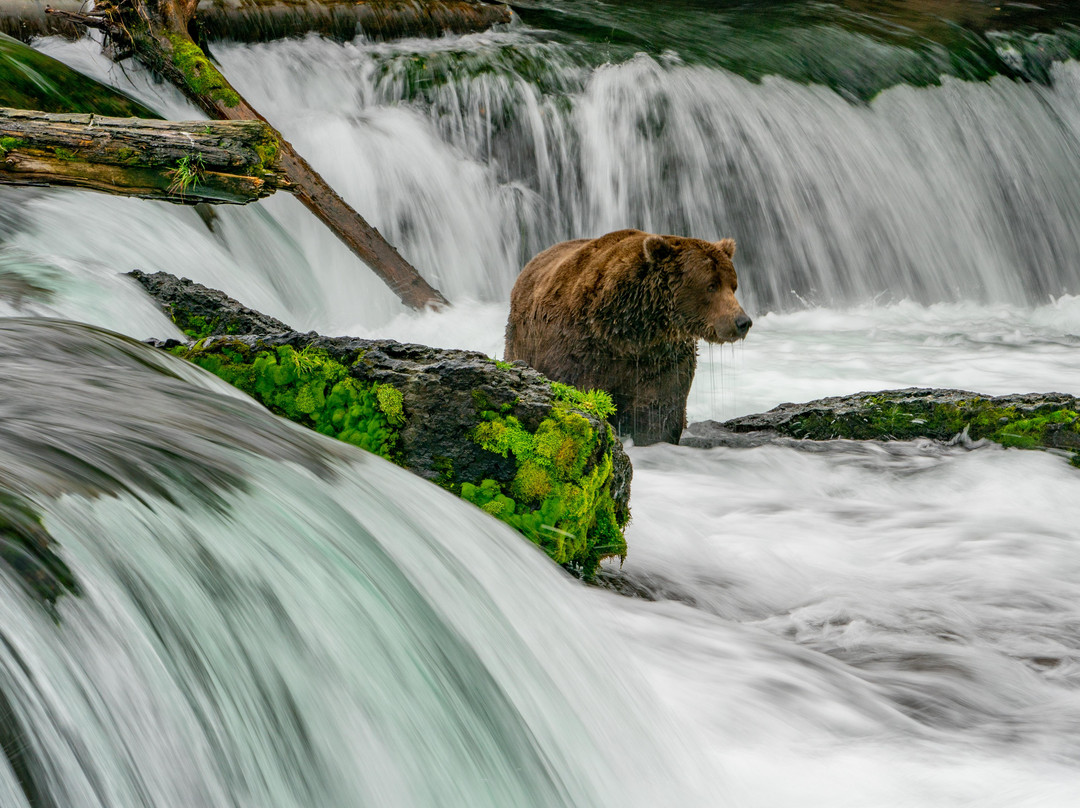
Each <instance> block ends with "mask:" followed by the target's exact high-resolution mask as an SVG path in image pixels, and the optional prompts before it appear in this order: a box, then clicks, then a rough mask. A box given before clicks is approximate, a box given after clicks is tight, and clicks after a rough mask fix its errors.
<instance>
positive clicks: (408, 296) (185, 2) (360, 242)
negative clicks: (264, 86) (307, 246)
mask: <svg viewBox="0 0 1080 808" xmlns="http://www.w3.org/2000/svg"><path fill="white" fill-rule="evenodd" d="M197 4H198V0H121V2H120V3H119V4H118V5H116V6H112V5H107V4H104V3H99V4H98V5H97V6H96V7H95V10H94V11H93V12H90V13H88V14H71V13H68V12H59V11H54V12H53V13H56V14H57V15H58V16H62V17H65V18H67V19H73V20H77V21H79V22H81V23H83V24H84V25H88V26H91V27H95V28H100V29H102V30H104V31H105V32H106V34H107V35H108V37H109V38H110V39H111V40H112V41H113V44H114V45H117V46H119V48H118V49H119V50H120V51H130V52H132V53H134V54H135V56H136V57H137V58H138V59H139V60H140V61H142V62H143V63H144V64H146V65H147V66H148V67H150V69H152V70H154V71H155V72H156V73H158V74H159V75H160V76H162V77H163V78H164V79H166V80H167V81H169V82H171V83H172V84H174V85H176V86H177V87H178V88H179V89H180V91H181V92H183V93H184V95H186V96H187V97H188V98H189V99H190V100H191V101H192V102H194V103H195V104H196V105H198V107H199V108H200V109H202V110H203V111H204V112H205V113H206V114H207V115H209V116H210V117H212V118H218V119H225V120H234V121H238V120H261V121H264V122H265V121H266V119H265V118H263V116H262V115H260V114H259V113H258V112H257V111H256V110H255V108H254V107H252V106H251V105H250V104H249V103H248V102H247V101H246V100H244V98H243V97H242V96H241V95H240V94H239V93H238V92H237V91H236V89H235V88H234V87H233V86H232V85H231V84H229V82H228V80H227V79H226V78H225V77H224V76H223V75H222V74H221V73H220V71H218V69H217V68H216V67H214V65H213V64H212V63H211V62H210V60H209V59H208V58H207V57H206V54H205V53H203V51H202V49H201V48H200V47H199V46H198V45H196V44H195V41H194V40H193V39H192V38H191V35H190V34H189V32H188V26H189V25H190V24H191V21H192V17H193V15H194V13H195V7H196V5H197ZM267 125H269V124H267ZM274 134H275V135H276V136H277V138H278V147H279V155H278V159H279V160H280V164H281V167H282V169H283V171H284V172H285V176H286V178H287V179H288V181H289V182H290V184H291V186H292V191H293V193H294V194H295V195H296V196H297V198H298V199H299V200H300V201H301V202H302V203H303V204H304V206H305V207H307V208H308V210H310V211H311V212H312V213H314V214H315V215H316V216H317V217H318V218H319V219H320V220H321V221H322V222H323V223H324V224H325V225H326V226H327V227H329V228H330V230H331V231H332V232H333V233H334V234H335V235H336V236H337V237H338V238H340V239H341V240H342V241H343V242H345V244H346V245H347V246H348V247H349V249H351V250H352V251H353V252H354V253H355V254H356V255H357V256H358V257H359V258H360V260H362V261H363V262H364V263H365V264H367V265H368V266H369V267H371V269H372V270H373V271H374V272H375V274H377V275H378V276H379V277H380V278H381V279H382V280H383V281H384V282H385V283H386V284H387V286H389V287H390V289H391V290H392V291H393V292H394V293H395V294H396V295H397V296H398V297H399V298H400V299H401V301H402V302H403V303H405V304H406V305H407V306H410V307H412V308H414V309H422V308H425V307H428V306H442V305H445V304H446V303H447V300H446V298H445V297H443V296H442V294H441V293H440V292H439V291H438V290H436V289H434V288H433V287H432V286H430V285H429V284H428V282H427V281H425V280H424V279H423V277H421V276H420V273H419V272H417V271H416V269H415V268H413V267H412V266H411V265H410V264H409V263H408V262H407V261H406V260H405V259H404V258H402V257H401V255H400V254H399V253H398V252H397V250H395V249H394V248H393V246H391V245H390V243H389V242H387V241H386V239H384V238H383V237H382V235H381V234H380V233H379V231H378V230H376V229H375V228H374V227H372V226H371V225H370V224H368V223H367V222H366V221H364V219H363V217H361V216H360V214H359V213H357V212H356V211H355V210H353V209H352V207H350V206H349V204H348V203H347V202H345V200H344V199H342V198H341V197H340V196H339V195H338V194H337V192H335V191H334V189H333V188H331V187H330V185H329V184H328V183H327V182H326V180H324V179H323V178H322V177H321V176H320V175H319V173H318V172H316V171H315V169H313V168H312V167H311V166H310V165H309V164H308V162H307V161H306V160H305V159H304V158H303V157H301V156H300V154H299V153H298V152H297V151H296V149H294V148H293V146H292V144H290V143H289V142H288V141H287V140H285V138H283V137H281V134H280V133H279V132H277V131H276V130H274Z"/></svg>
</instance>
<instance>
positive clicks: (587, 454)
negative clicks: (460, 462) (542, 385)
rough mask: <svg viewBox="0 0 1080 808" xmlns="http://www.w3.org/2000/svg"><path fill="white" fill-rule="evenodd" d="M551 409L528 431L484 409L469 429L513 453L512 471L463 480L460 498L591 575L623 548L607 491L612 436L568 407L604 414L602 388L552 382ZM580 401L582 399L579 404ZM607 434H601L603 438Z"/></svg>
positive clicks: (619, 518) (620, 522) (607, 401)
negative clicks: (502, 476) (505, 478)
mask: <svg viewBox="0 0 1080 808" xmlns="http://www.w3.org/2000/svg"><path fill="white" fill-rule="evenodd" d="M552 387H553V388H555V390H554V392H555V395H556V400H555V403H554V406H553V407H552V408H551V413H550V415H549V416H548V417H547V418H545V419H544V420H543V421H542V422H541V423H540V425H539V426H538V427H537V428H536V430H535V431H534V432H529V431H528V430H526V429H525V428H524V427H523V426H522V425H521V422H520V421H518V419H517V418H515V417H514V416H512V415H504V414H500V413H496V412H494V411H492V410H486V411H483V412H481V413H480V417H481V418H482V421H481V423H480V424H478V425H477V427H476V428H475V429H474V430H473V431H472V433H471V437H472V439H473V440H474V441H475V442H476V443H478V444H479V445H480V446H481V447H483V448H484V449H486V450H488V451H490V452H495V453H496V454H500V455H502V456H503V457H512V458H513V459H514V461H515V464H516V467H517V472H516V474H515V475H514V478H513V480H512V481H510V482H509V484H502V483H500V482H499V481H497V480H493V479H485V480H482V481H481V482H480V484H479V485H476V484H473V483H464V484H463V485H462V486H461V491H460V493H461V497H462V498H463V499H465V500H468V501H469V502H472V503H473V504H475V505H477V506H479V507H480V508H481V509H483V510H484V511H486V512H487V513H490V514H491V515H492V516H495V517H497V518H499V519H501V520H502V521H504V522H506V523H507V524H509V525H511V526H512V527H514V528H515V529H517V530H518V531H520V532H521V533H523V534H524V535H525V536H526V537H528V538H529V539H530V540H531V541H532V542H534V543H535V544H537V545H539V546H540V547H542V548H543V549H544V551H545V552H546V553H547V554H548V555H549V556H551V558H552V559H554V560H555V561H556V562H558V563H559V564H563V565H566V566H568V567H571V568H573V569H575V570H576V571H578V572H580V573H581V574H582V575H584V576H585V577H590V576H592V574H593V573H594V572H595V571H596V568H597V566H598V565H599V563H600V561H601V560H602V559H604V558H608V557H610V556H625V555H626V540H625V538H624V537H623V533H622V528H623V527H624V526H625V524H626V522H627V519H628V516H629V515H628V514H621V515H619V514H617V513H616V507H615V502H614V500H613V499H612V496H611V479H612V471H613V467H612V457H611V451H610V448H607V450H606V451H603V449H604V447H605V445H606V446H607V447H610V442H611V441H612V440H613V439H614V435H613V433H612V430H611V427H610V426H608V425H607V424H603V425H602V427H601V428H602V429H604V430H605V432H606V434H604V435H599V434H597V432H596V430H594V429H593V428H592V425H591V424H590V423H589V420H588V419H587V418H585V417H584V416H583V415H581V414H580V413H579V412H574V409H573V408H578V409H584V410H587V411H589V412H592V413H593V414H597V415H598V416H599V417H600V418H601V419H602V418H603V417H605V416H603V415H599V413H601V412H604V413H605V414H611V413H613V412H614V407H613V406H612V404H611V398H610V397H609V396H608V395H607V394H606V393H603V392H600V391H591V392H589V393H583V392H581V391H579V390H576V389H574V388H572V387H569V386H567V385H563V384H553V385H552ZM583 404H585V405H586V406H582V405H583ZM605 439H606V440H605Z"/></svg>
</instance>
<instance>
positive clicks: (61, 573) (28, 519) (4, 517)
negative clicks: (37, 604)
mask: <svg viewBox="0 0 1080 808" xmlns="http://www.w3.org/2000/svg"><path fill="white" fill-rule="evenodd" d="M56 549H57V546H56V543H55V542H54V541H53V539H52V537H51V536H50V535H49V533H48V532H47V531H46V530H45V528H44V527H43V526H42V524H41V517H40V516H39V515H38V514H37V512H36V511H35V510H34V508H33V506H32V505H31V504H30V503H29V502H28V501H27V500H26V499H24V498H23V497H21V496H19V495H17V494H15V493H14V492H12V491H7V490H5V489H3V488H0V561H2V562H3V563H4V564H6V565H7V566H8V568H9V569H11V571H12V572H14V573H15V575H16V576H17V577H18V578H19V580H21V581H22V582H23V584H24V585H25V586H26V588H27V590H28V591H29V592H30V593H31V594H32V595H34V596H35V597H36V598H38V599H39V600H40V601H41V602H42V603H43V604H45V605H46V606H47V607H48V608H49V609H50V610H51V609H52V607H53V606H54V605H55V603H56V600H57V598H59V597H60V596H61V595H63V594H65V593H72V594H78V592H79V588H78V585H77V584H76V582H75V578H74V576H73V575H72V573H71V570H70V569H68V566H67V565H66V564H65V563H64V562H63V560H62V559H61V558H60V556H59V555H57V553H56Z"/></svg>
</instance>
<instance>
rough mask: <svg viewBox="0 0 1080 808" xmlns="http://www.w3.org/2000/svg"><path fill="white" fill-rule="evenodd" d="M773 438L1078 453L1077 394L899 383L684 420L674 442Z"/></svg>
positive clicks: (748, 441)
mask: <svg viewBox="0 0 1080 808" xmlns="http://www.w3.org/2000/svg"><path fill="white" fill-rule="evenodd" d="M776 436H785V437H790V438H805V439H809V440H832V439H837V438H847V439H853V440H912V439H915V438H930V439H933V440H939V441H950V440H953V439H955V438H957V436H966V437H967V438H969V439H971V440H984V439H985V440H991V441H994V442H996V443H1000V444H1002V445H1004V446H1013V447H1017V448H1022V449H1058V450H1063V451H1065V452H1069V453H1074V454H1073V462H1074V463H1076V462H1077V458H1078V457H1080V399H1077V398H1076V397H1075V396H1071V395H1067V394H1065V393H1025V394H1018V395H1009V396H983V395H980V394H979V393H972V392H969V391H967V390H941V389H934V388H916V387H911V388H906V389H903V390H884V391H881V392H877V393H856V394H855V395H850V396H834V397H831V398H822V399H818V400H817V401H810V402H808V403H806V404H781V405H780V406H779V407H775V408H773V409H771V410H769V411H768V412H765V413H760V414H757V415H746V416H742V417H740V418H733V419H731V420H730V421H725V422H724V423H723V424H719V423H717V422H715V421H704V422H701V423H697V424H692V425H691V426H690V427H689V428H688V429H687V431H686V433H685V435H684V436H683V439H682V441H681V442H682V444H684V445H689V446H697V447H702V448H708V447H711V446H721V445H727V446H739V445H759V444H760V443H763V442H768V441H769V440H770V439H772V438H775V437H776Z"/></svg>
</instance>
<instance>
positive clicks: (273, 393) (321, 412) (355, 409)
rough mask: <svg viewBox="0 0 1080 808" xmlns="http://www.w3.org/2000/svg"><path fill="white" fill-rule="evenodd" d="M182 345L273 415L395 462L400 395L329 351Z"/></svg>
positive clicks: (191, 356) (183, 352)
mask: <svg viewBox="0 0 1080 808" xmlns="http://www.w3.org/2000/svg"><path fill="white" fill-rule="evenodd" d="M180 347H181V348H182V350H174V353H177V354H178V355H181V356H183V357H184V358H186V359H188V360H190V361H192V362H194V363H195V364H196V365H199V366H200V367H202V368H205V369H206V370H209V371H210V372H211V373H214V374H216V375H217V376H220V377H221V378H222V379H224V380H225V381H227V382H229V383H230V384H232V385H234V386H236V387H238V388H239V389H241V390H243V391H244V392H246V393H248V394H249V395H251V396H252V397H254V398H255V399H256V400H258V401H259V402H261V403H262V404H264V405H265V406H266V407H267V408H268V409H270V410H271V411H272V412H275V413H277V414H278V415H283V416H285V417H286V418H289V419H290V420H293V421H296V422H297V423H300V424H303V425H304V426H307V427H310V428H311V429H314V430H315V431H316V432H321V433H322V434H324V435H329V436H330V437H334V438H337V439H338V440H343V441H345V442H346V443H351V444H352V445H354V446H359V447H360V448H361V449H366V450H367V451H369V452H373V453H375V454H378V455H381V456H382V457H385V458H388V459H393V456H394V450H395V447H396V445H397V439H398V433H397V429H396V428H395V427H396V426H397V425H399V423H401V422H403V420H404V416H403V413H402V411H401V403H402V402H401V399H400V393H399V394H398V395H397V396H394V395H387V393H386V392H385V389H386V387H387V386H386V385H375V384H372V385H365V384H362V383H361V382H358V381H356V380H355V379H353V378H352V377H351V376H349V371H348V368H346V367H345V366H344V365H343V364H341V363H340V362H338V361H337V360H335V359H332V358H331V357H329V356H328V355H327V354H326V353H325V352H324V351H321V350H319V349H316V348H312V347H310V346H309V347H307V348H304V350H302V351H297V350H296V349H294V348H292V347H291V346H288V345H282V346H279V347H277V348H275V349H273V350H259V351H254V350H253V349H251V348H250V347H249V346H248V345H247V344H246V343H242V342H234V343H232V344H228V345H222V344H221V343H215V344H214V345H213V346H212V347H211V348H210V349H206V348H204V347H203V346H202V344H201V343H196V344H195V345H194V346H192V347H190V348H189V347H187V346H180ZM390 389H391V390H392V389H393V388H390ZM380 390H382V392H381V393H380ZM394 392H395V393H397V391H396V390H395V391H394ZM384 406H385V407H389V409H390V412H389V413H388V412H386V411H385V410H384Z"/></svg>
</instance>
